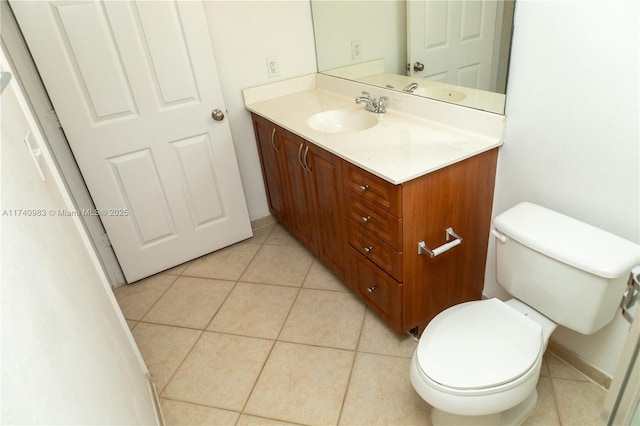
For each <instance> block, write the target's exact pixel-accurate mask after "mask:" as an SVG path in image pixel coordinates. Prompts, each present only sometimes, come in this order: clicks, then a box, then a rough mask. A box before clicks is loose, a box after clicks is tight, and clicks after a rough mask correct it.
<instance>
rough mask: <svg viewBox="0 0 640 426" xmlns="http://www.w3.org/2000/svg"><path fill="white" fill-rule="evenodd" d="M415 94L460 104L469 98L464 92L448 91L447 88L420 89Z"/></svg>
mask: <svg viewBox="0 0 640 426" xmlns="http://www.w3.org/2000/svg"><path fill="white" fill-rule="evenodd" d="M413 93H415V94H416V95H420V96H426V97H428V98H432V99H440V100H443V101H448V102H460V101H461V100H463V99H464V98H466V97H467V95H465V94H464V93H462V92H458V91H455V90H451V89H447V88H445V87H419V88H418V89H416V90H415V91H414V92H413Z"/></svg>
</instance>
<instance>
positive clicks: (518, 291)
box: [493, 202, 640, 334]
mask: <svg viewBox="0 0 640 426" xmlns="http://www.w3.org/2000/svg"><path fill="white" fill-rule="evenodd" d="M493 226H494V228H495V229H494V231H497V232H494V234H495V235H496V237H497V241H496V278H497V281H498V283H499V284H500V285H501V286H502V287H504V289H505V290H507V291H508V292H509V293H510V294H511V295H513V296H514V297H516V298H517V299H519V300H521V301H522V302H524V303H526V304H527V305H529V306H531V307H532V308H534V309H535V310H537V311H538V312H540V313H542V314H543V315H545V316H547V317H548V318H550V319H551V320H553V321H555V322H556V323H558V324H561V325H563V326H565V327H568V328H570V329H572V330H575V331H577V332H579V333H582V334H591V333H594V332H596V331H598V330H599V329H601V328H602V327H604V326H605V325H606V324H608V323H609V322H610V321H611V320H612V319H613V317H614V315H615V313H616V310H617V308H618V305H619V303H620V299H621V297H622V294H623V292H624V289H625V286H626V283H627V280H628V277H629V272H630V270H631V268H632V267H633V266H635V265H637V264H639V263H640V246H638V245H637V244H634V243H632V242H630V241H628V240H625V239H623V238H620V237H618V236H616V235H613V234H611V233H609V232H606V231H603V230H601V229H598V228H596V227H594V226H591V225H588V224H586V223H583V222H580V221H578V220H576V219H572V218H570V217H568V216H565V215H562V214H560V213H557V212H554V211H552V210H549V209H546V208H544V207H540V206H538V205H535V204H532V203H527V202H524V203H520V204H518V205H517V206H515V207H512V208H511V209H509V210H507V211H505V212H504V213H502V214H500V215H498V216H496V218H495V219H494V220H493ZM503 240H504V241H503Z"/></svg>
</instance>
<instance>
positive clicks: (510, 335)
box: [410, 203, 640, 425]
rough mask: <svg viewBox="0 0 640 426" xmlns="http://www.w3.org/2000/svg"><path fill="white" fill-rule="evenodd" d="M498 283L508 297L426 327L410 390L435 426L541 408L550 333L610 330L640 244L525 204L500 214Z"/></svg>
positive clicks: (519, 416)
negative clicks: (427, 407) (429, 410)
mask: <svg viewBox="0 0 640 426" xmlns="http://www.w3.org/2000/svg"><path fill="white" fill-rule="evenodd" d="M493 225H494V228H495V229H494V230H493V231H492V233H493V234H494V235H495V236H496V238H497V241H496V259H497V260H496V263H497V267H496V271H497V272H496V277H497V281H498V283H499V284H500V285H501V286H502V287H504V288H505V290H507V291H508V292H509V294H511V295H512V296H514V298H513V299H511V300H509V301H507V302H502V301H500V300H498V299H488V300H479V301H473V302H467V303H462V304H459V305H456V306H453V307H451V308H449V309H447V310H445V311H443V312H441V313H440V314H438V315H437V316H436V317H435V318H434V319H433V320H432V321H431V322H430V323H429V325H428V326H427V328H426V329H425V330H424V333H423V334H422V336H421V337H420V342H419V344H418V347H417V349H416V351H415V353H414V355H413V359H412V360H411V368H410V377H411V383H412V384H413V387H414V388H415V390H416V391H417V392H418V394H420V396H421V397H422V398H423V399H424V400H425V401H426V402H428V403H429V404H430V405H431V406H432V407H433V409H432V413H431V418H432V420H433V423H434V424H435V425H440V424H457V425H483V424H487V425H500V424H503V425H517V424H520V423H522V422H523V421H524V420H525V419H526V418H527V416H528V415H529V414H530V413H531V412H532V411H533V409H534V408H535V406H536V403H537V393H536V384H537V382H538V377H539V375H540V366H541V365H542V356H543V354H544V351H545V349H546V346H547V342H548V341H549V336H550V335H551V333H552V332H553V330H554V329H555V327H556V325H558V324H560V325H563V326H565V327H568V328H570V329H572V330H575V331H577V332H580V333H582V334H591V333H594V332H596V331H597V330H599V329H601V328H602V327H604V326H605V325H606V324H607V323H609V322H610V321H611V320H612V319H613V317H614V315H615V313H616V310H617V308H618V305H619V303H620V299H621V297H622V294H623V292H624V288H625V285H626V282H627V279H628V276H629V271H630V270H631V268H632V267H633V266H635V265H636V264H638V263H640V247H639V246H638V245H636V244H634V243H632V242H630V241H627V240H625V239H622V238H620V237H617V236H615V235H613V234H610V233H608V232H605V231H603V230H600V229H598V228H595V227H593V226H590V225H587V224H585V223H582V222H579V221H577V220H575V219H572V218H569V217H567V216H564V215H561V214H559V213H556V212H553V211H551V210H548V209H545V208H543V207H540V206H537V205H535V204H531V203H521V204H518V205H517V206H515V207H513V208H511V209H509V210H507V211H506V212H504V213H502V214H501V215H499V216H497V217H496V218H495V219H494V221H493Z"/></svg>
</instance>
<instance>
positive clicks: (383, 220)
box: [344, 191, 402, 251]
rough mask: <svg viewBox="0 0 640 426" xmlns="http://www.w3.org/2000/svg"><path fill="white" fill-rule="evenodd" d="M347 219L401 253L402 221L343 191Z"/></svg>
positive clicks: (351, 193) (349, 192)
mask: <svg viewBox="0 0 640 426" xmlns="http://www.w3.org/2000/svg"><path fill="white" fill-rule="evenodd" d="M344 193H345V195H344V198H345V209H346V213H347V217H348V218H349V219H351V220H353V221H354V222H355V223H357V224H359V225H360V226H362V227H363V228H364V229H366V230H367V231H369V232H371V233H372V234H374V235H376V236H377V237H378V238H379V239H381V240H382V241H384V242H385V243H387V244H389V245H390V246H392V247H393V248H395V249H396V250H398V251H402V219H399V218H397V217H395V216H393V215H391V214H389V213H387V212H386V211H385V210H383V209H381V208H379V207H376V206H375V205H374V204H372V203H369V202H367V201H365V200H363V199H362V198H361V197H359V196H357V195H355V194H354V193H353V192H351V191H344Z"/></svg>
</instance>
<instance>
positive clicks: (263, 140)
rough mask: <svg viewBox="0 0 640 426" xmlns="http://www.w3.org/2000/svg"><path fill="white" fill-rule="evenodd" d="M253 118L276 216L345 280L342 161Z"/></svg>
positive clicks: (271, 207)
mask: <svg viewBox="0 0 640 426" xmlns="http://www.w3.org/2000/svg"><path fill="white" fill-rule="evenodd" d="M252 117H253V126H254V130H255V135H256V140H257V143H258V148H259V152H260V161H261V166H262V175H263V178H264V180H265V188H266V190H267V198H268V199H269V209H270V211H271V213H272V214H273V215H274V216H275V217H276V218H277V219H278V220H279V221H280V223H281V224H282V225H283V226H284V227H285V228H287V229H288V230H289V231H290V232H291V233H292V234H293V235H295V236H296V238H298V239H299V240H300V241H301V242H302V243H303V244H304V245H305V246H306V247H307V248H308V249H309V250H311V251H312V252H313V253H314V254H315V255H316V256H317V257H318V258H319V259H320V260H321V261H322V262H323V263H324V264H325V265H326V266H327V267H329V268H330V269H331V270H332V271H333V272H334V273H335V274H336V275H338V276H339V277H340V278H342V279H344V277H345V270H344V269H345V248H346V243H345V231H344V210H343V208H342V176H341V167H340V159H339V158H338V157H336V156H335V155H333V154H331V153H330V152H328V151H326V150H324V149H321V148H319V147H317V146H316V145H313V144H311V143H309V142H307V141H306V140H304V139H302V138H301V137H299V136H297V135H295V134H293V133H291V132H289V131H287V130H286V129H283V128H281V127H280V126H276V125H275V124H273V123H271V122H270V121H268V120H265V119H264V118H262V117H260V116H258V115H255V114H252ZM281 206H282V207H281Z"/></svg>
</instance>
